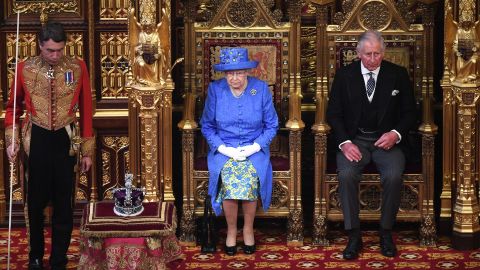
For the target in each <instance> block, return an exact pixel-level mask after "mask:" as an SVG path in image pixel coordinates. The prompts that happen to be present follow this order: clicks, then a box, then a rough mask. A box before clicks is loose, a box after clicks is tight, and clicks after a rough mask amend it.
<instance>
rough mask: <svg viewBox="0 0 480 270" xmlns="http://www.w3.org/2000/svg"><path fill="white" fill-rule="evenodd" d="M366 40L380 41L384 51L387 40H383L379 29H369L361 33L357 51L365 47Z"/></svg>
mask: <svg viewBox="0 0 480 270" xmlns="http://www.w3.org/2000/svg"><path fill="white" fill-rule="evenodd" d="M366 41H370V42H371V41H378V42H379V43H380V46H381V48H382V52H383V51H385V41H384V40H383V37H382V34H381V33H380V32H378V31H377V30H367V31H365V32H363V33H362V34H361V35H360V37H359V38H358V43H357V52H359V51H360V50H361V49H362V48H363V45H364V44H365V42H366Z"/></svg>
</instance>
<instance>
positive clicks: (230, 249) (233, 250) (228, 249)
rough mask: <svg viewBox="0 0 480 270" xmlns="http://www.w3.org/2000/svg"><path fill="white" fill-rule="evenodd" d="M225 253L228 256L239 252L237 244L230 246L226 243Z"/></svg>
mask: <svg viewBox="0 0 480 270" xmlns="http://www.w3.org/2000/svg"><path fill="white" fill-rule="evenodd" d="M225 253H226V254H227V255H228V256H234V255H235V254H237V245H235V246H232V247H229V246H227V245H226V244H225Z"/></svg>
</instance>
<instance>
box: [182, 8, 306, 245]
mask: <svg viewBox="0 0 480 270" xmlns="http://www.w3.org/2000/svg"><path fill="white" fill-rule="evenodd" d="M272 8H273V6H266V4H265V3H264V1H223V3H222V4H221V5H219V6H218V7H213V8H212V9H211V10H208V9H207V10H203V13H200V15H199V17H200V18H197V22H194V21H195V20H194V19H192V17H193V15H190V14H186V17H187V19H186V20H185V21H186V23H185V59H187V63H186V67H185V69H186V70H185V105H184V112H183V119H182V121H181V122H180V123H179V125H178V126H179V128H180V129H181V131H182V144H183V145H182V154H183V160H182V162H183V207H182V210H183V214H182V218H181V222H180V229H181V233H180V240H181V241H182V242H189V243H193V242H195V239H196V238H195V231H196V229H195V220H196V217H198V216H199V215H201V214H203V205H204V203H203V202H204V199H205V196H206V194H207V191H208V175H209V174H208V168H207V161H206V155H207V144H206V142H205V140H204V138H203V137H202V135H201V133H200V132H199V129H198V125H197V123H198V120H199V117H200V116H201V110H202V109H203V102H204V100H205V95H206V90H207V87H208V84H209V83H210V82H211V81H212V80H215V79H218V78H221V76H223V74H221V73H216V72H214V70H213V64H215V63H218V62H219V61H218V56H219V51H220V48H222V47H232V46H242V47H246V48H248V50H249V54H250V55H249V57H250V59H254V60H257V61H259V65H258V67H257V68H256V69H253V70H252V74H251V75H253V76H256V77H258V78H260V79H263V80H265V81H267V82H268V84H269V86H270V89H271V91H272V95H273V100H274V105H275V107H276V110H277V113H278V116H279V120H280V130H279V132H278V134H277V136H276V137H275V139H274V140H273V142H272V144H271V146H270V148H271V161H272V165H273V178H274V181H273V193H272V202H271V206H270V209H269V211H268V212H266V213H265V212H263V210H261V207H260V206H259V208H258V211H257V216H259V217H287V218H288V223H287V227H288V236H287V241H288V244H290V245H301V244H302V243H303V213H302V206H301V189H300V181H301V175H300V169H301V168H300V166H301V159H300V155H301V149H300V148H301V133H302V130H303V127H304V124H303V122H302V120H301V117H300V96H301V95H300V94H299V93H300V89H299V85H300V83H299V80H300V77H299V65H298V64H297V65H295V63H299V56H298V59H297V53H296V52H298V51H300V50H293V51H292V48H295V47H296V46H298V44H299V39H297V38H296V36H297V35H296V34H294V33H292V31H293V29H297V28H298V29H299V25H298V20H297V22H280V21H279V19H276V18H281V16H278V15H279V14H278V11H274V12H272V10H271V9H272ZM187 10H191V7H187ZM274 14H277V15H274ZM298 14H299V13H298ZM280 15H281V14H280ZM200 20H203V21H202V22H198V21H200ZM295 26H296V27H297V28H295ZM296 82H298V83H296ZM296 86H298V87H296Z"/></svg>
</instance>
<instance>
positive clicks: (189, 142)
mask: <svg viewBox="0 0 480 270" xmlns="http://www.w3.org/2000/svg"><path fill="white" fill-rule="evenodd" d="M194 138H195V134H194V132H193V131H191V130H184V131H183V132H182V151H183V152H189V153H191V152H193V149H194V148H193V143H194Z"/></svg>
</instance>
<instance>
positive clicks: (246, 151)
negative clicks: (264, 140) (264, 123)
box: [237, 143, 262, 158]
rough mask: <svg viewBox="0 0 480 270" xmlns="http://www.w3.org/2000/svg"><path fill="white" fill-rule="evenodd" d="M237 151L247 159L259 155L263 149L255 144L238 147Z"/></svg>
mask: <svg viewBox="0 0 480 270" xmlns="http://www.w3.org/2000/svg"><path fill="white" fill-rule="evenodd" d="M237 149H238V150H240V155H242V156H244V157H246V158H247V157H249V156H251V155H253V154H255V153H257V152H258V151H260V149H262V148H261V147H260V145H259V144H258V143H253V144H252V145H246V146H242V147H238V148H237Z"/></svg>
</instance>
